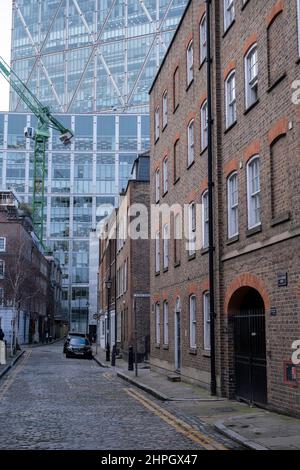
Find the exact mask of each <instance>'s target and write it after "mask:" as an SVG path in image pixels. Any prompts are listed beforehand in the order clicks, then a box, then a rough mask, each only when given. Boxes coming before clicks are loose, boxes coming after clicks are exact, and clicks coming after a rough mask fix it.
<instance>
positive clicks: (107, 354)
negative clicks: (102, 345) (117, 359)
mask: <svg viewBox="0 0 300 470" xmlns="http://www.w3.org/2000/svg"><path fill="white" fill-rule="evenodd" d="M105 360H106V361H108V362H109V361H110V346H109V343H106V358H105Z"/></svg>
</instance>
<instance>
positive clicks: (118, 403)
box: [0, 343, 239, 450]
mask: <svg viewBox="0 0 300 470" xmlns="http://www.w3.org/2000/svg"><path fill="white" fill-rule="evenodd" d="M0 429H1V432H0V449H14V450H16V449H20V450H22V449H35V450H38V449H49V450H54V449H55V450H63V449H67V450H69V449H82V450H83V449H89V450H90V449H95V450H114V449H120V450H127V449H129V450H132V449H137V450H167V449H168V450H176V449H181V450H201V449H208V448H209V447H210V446H213V447H215V448H219V447H221V448H222V447H223V446H226V447H227V448H234V449H237V448H239V447H238V445H237V444H234V443H231V441H229V440H227V439H225V438H223V437H222V436H221V435H220V434H218V433H217V432H213V431H209V432H208V431H206V429H204V428H203V427H201V425H199V426H198V423H196V422H195V423H192V422H191V420H190V419H189V418H187V417H185V415H184V414H182V413H179V412H176V410H174V409H173V408H172V406H171V404H169V403H162V402H159V401H158V400H156V399H155V398H153V397H149V395H147V394H145V393H143V392H141V391H140V390H139V391H138V392H137V391H136V390H135V388H134V387H132V386H131V385H130V384H127V383H125V382H124V381H123V380H121V379H119V378H118V377H117V376H116V374H113V373H111V372H110V371H109V370H108V369H105V368H101V367H99V365H97V364H96V363H95V362H94V361H89V360H83V359H66V358H65V356H64V355H63V354H62V343H56V344H52V345H47V346H43V347H41V348H38V347H37V348H34V349H32V350H31V349H27V350H26V352H25V354H24V355H23V356H22V358H21V359H20V360H19V362H18V363H17V364H16V366H15V367H14V368H12V369H11V370H10V371H9V372H8V373H7V374H6V375H5V376H4V377H3V378H2V379H1V380H0Z"/></svg>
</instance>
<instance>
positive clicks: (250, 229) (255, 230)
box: [246, 224, 262, 237]
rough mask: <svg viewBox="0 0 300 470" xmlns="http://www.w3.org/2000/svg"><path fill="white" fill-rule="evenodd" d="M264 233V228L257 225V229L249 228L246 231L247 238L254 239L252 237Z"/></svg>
mask: <svg viewBox="0 0 300 470" xmlns="http://www.w3.org/2000/svg"><path fill="white" fill-rule="evenodd" d="M261 231H262V226H261V224H260V225H257V227H253V228H249V229H248V230H247V231H246V237H252V235H255V234H256V233H260V232H261Z"/></svg>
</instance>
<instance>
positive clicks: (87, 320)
mask: <svg viewBox="0 0 300 470" xmlns="http://www.w3.org/2000/svg"><path fill="white" fill-rule="evenodd" d="M89 306H90V303H89V301H87V303H86V334H87V335H88V334H89Z"/></svg>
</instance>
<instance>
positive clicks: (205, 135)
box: [200, 100, 208, 151]
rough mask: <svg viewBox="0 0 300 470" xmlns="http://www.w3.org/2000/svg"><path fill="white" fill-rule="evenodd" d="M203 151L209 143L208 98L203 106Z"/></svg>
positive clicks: (201, 112) (201, 111)
mask: <svg viewBox="0 0 300 470" xmlns="http://www.w3.org/2000/svg"><path fill="white" fill-rule="evenodd" d="M200 115H201V151H202V150H205V149H206V148H207V145H208V105H207V100H205V101H204V103H203V104H202V106H201V110H200Z"/></svg>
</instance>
